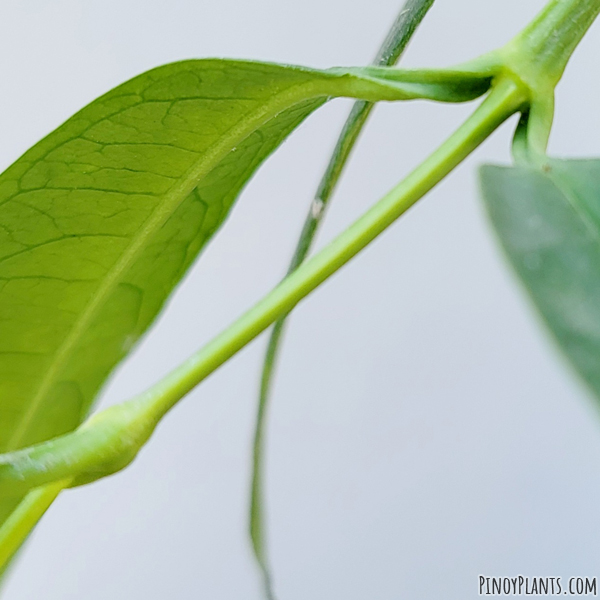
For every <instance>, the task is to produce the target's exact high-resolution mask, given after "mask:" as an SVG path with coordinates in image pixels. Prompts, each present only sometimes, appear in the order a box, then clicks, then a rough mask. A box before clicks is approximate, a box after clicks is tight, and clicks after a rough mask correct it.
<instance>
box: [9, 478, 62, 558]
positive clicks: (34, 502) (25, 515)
mask: <svg viewBox="0 0 600 600" xmlns="http://www.w3.org/2000/svg"><path fill="white" fill-rule="evenodd" d="M70 483H71V480H70V479H66V480H60V481H53V482H52V483H49V484H46V485H44V486H42V487H39V488H37V489H34V490H31V491H30V492H29V493H28V494H27V495H26V496H25V498H24V499H23V500H22V501H21V502H20V503H19V505H18V506H17V508H16V509H15V510H14V511H13V512H12V513H11V514H10V516H9V517H8V519H6V521H4V523H2V527H1V528H0V569H2V568H4V567H5V566H6V565H8V563H9V561H10V560H11V559H12V558H13V556H14V555H15V554H16V552H17V551H18V550H19V548H20V547H21V546H22V545H23V543H24V542H25V540H26V539H27V537H28V536H29V534H30V533H31V530H32V529H33V528H34V527H35V525H37V523H38V521H39V520H40V519H41V518H42V517H43V516H44V513H45V512H46V511H47V510H48V508H50V505H51V504H52V503H53V502H54V500H56V498H57V497H58V495H59V494H60V493H61V492H62V491H63V490H64V489H65V488H67V487H69V484H70Z"/></svg>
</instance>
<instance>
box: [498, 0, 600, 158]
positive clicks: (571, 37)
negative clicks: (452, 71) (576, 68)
mask: <svg viewBox="0 0 600 600" xmlns="http://www.w3.org/2000/svg"><path fill="white" fill-rule="evenodd" d="M598 14H600V0H551V1H550V2H549V3H548V4H547V5H546V7H545V8H544V9H543V10H542V12H541V13H540V14H539V15H538V16H537V17H536V18H535V19H534V20H533V21H532V22H531V23H530V24H529V25H528V26H527V27H526V28H525V29H523V31H521V33H519V34H518V35H517V36H516V37H515V38H513V39H512V40H511V41H510V42H509V43H508V44H507V45H506V46H505V47H504V48H502V49H501V50H500V52H499V53H498V56H499V59H500V63H501V64H502V65H503V67H504V69H505V70H506V71H508V72H511V74H512V75H513V76H514V77H517V78H519V79H520V80H521V81H522V82H523V83H524V84H525V85H526V86H527V87H528V88H529V89H530V93H531V99H530V106H529V110H528V114H526V115H525V116H524V119H523V121H522V123H521V127H519V131H518V135H517V138H516V140H515V142H516V143H515V146H514V151H515V157H516V158H517V159H518V160H527V161H531V162H539V161H540V160H542V161H543V159H544V156H545V154H546V148H547V146H548V139H549V137H550V130H551V128H552V121H553V118H554V88H555V87H556V85H557V84H558V82H559V81H560V78H561V77H562V74H563V73H564V70H565V68H566V66H567V63H568V62H569V59H570V58H571V55H572V54H573V51H574V50H575V48H576V47H577V45H578V44H579V42H580V41H581V39H582V38H583V36H584V35H585V33H586V32H587V30H588V29H589V28H590V26H591V25H592V23H593V22H594V20H595V19H596V17H597V16H598Z"/></svg>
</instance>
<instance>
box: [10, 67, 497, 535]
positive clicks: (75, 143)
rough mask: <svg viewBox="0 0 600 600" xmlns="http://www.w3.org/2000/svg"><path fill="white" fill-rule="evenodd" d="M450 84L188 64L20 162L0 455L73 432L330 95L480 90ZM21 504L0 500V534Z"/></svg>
mask: <svg viewBox="0 0 600 600" xmlns="http://www.w3.org/2000/svg"><path fill="white" fill-rule="evenodd" d="M445 77H446V76H442V77H441V79H440V80H439V81H438V82H437V83H436V82H434V83H433V84H432V85H431V86H429V84H428V83H427V81H425V83H423V78H422V77H421V75H420V74H419V72H415V73H413V74H411V75H410V78H411V80H410V81H409V82H408V83H406V82H402V81H399V78H400V79H401V78H402V75H401V74H399V72H394V73H390V72H386V71H383V70H380V71H377V72H376V71H373V70H371V71H367V70H365V71H364V72H362V71H361V70H360V69H348V70H344V69H332V70H329V71H316V70H311V69H304V68H299V67H286V66H280V65H274V64H268V63H253V62H247V61H227V60H217V59H215V60H192V61H184V62H180V63H174V64H170V65H166V66H163V67H159V68H157V69H154V70H152V71H149V72H147V73H144V74H142V75H140V76H138V77H135V78H134V79H132V80H130V81H128V82H126V83H124V84H123V85H121V86H119V87H117V88H115V89H114V90H112V91H110V92H109V93H107V94H106V95H104V96H102V97H101V98H99V99H98V100H96V101H94V102H93V103H91V104H90V105H88V106H87V107H86V108H84V109H83V110H82V111H80V112H79V113H77V114H76V115H75V116H73V117H72V118H71V119H69V120H68V121H67V122H66V123H65V124H64V125H62V126H61V127H59V128H58V129H57V130H55V131H54V132H53V133H51V134H50V135H49V136H48V137H46V138H45V139H44V140H42V141H41V142H40V143H38V144H37V145H36V146H34V147H33V148H32V149H31V150H29V151H28V152H27V153H25V154H24V155H23V156H22V157H21V158H20V159H19V160H17V161H16V162H15V163H14V164H13V165H12V166H11V167H9V168H8V169H7V170H6V171H5V172H4V173H3V174H2V175H0V452H6V451H10V450H15V449H18V448H20V447H24V446H28V445H32V444H35V443H38V442H41V441H44V440H47V439H51V438H53V437H56V436H57V435H61V434H63V433H66V432H68V431H71V430H73V429H74V428H75V427H76V426H77V425H78V424H79V423H81V421H82V420H83V419H84V418H85V416H86V415H87V414H88V412H89V410H90V407H91V405H92V402H93V400H94V398H95V397H96V395H97V393H98V390H99V389H100V387H101V386H102V384H103V383H104V382H105V381H106V379H107V377H108V376H109V374H110V372H111V371H112V370H113V369H114V367H115V366H116V365H117V364H118V363H119V362H120V361H121V360H122V359H123V358H124V357H125V356H126V355H127V354H128V353H129V351H130V350H131V348H132V346H133V345H134V344H135V343H136V341H137V340H138V339H139V338H140V336H141V335H142V334H143V333H144V332H145V331H146V330H147V328H148V327H149V326H150V324H151V323H152V321H153V320H154V319H155V317H156V315H157V314H158V312H159V311H160V309H161V307H162V306H163V305H164V303H165V301H166V300H167V298H168V296H169V295H170V293H171V292H172V290H173V289H174V287H175V286H176V285H177V283H178V282H179V281H180V280H181V278H182V276H183V275H184V273H185V272H186V270H187V268H188V267H189V266H190V264H191V263H192V262H193V261H194V259H195V258H196V257H197V255H198V253H199V252H200V251H201V250H202V248H203V247H204V245H205V244H206V243H207V242H208V241H209V240H210V238H211V237H212V235H213V234H214V233H215V231H216V230H217V229H218V228H219V226H220V225H221V224H222V223H223V221H224V219H225V217H226V216H227V214H228V212H229V210H230V208H231V206H232V205H233V203H234V201H235V199H236V198H237V196H238V195H239V193H240V191H241V189H242V188H243V186H244V185H245V183H246V182H247V181H248V180H249V178H250V177H251V176H252V174H253V173H254V172H255V170H256V169H257V168H258V166H259V165H260V164H261V163H262V162H263V161H264V160H265V159H266V157H267V156H268V155H269V154H270V153H271V152H272V151H273V150H275V148H276V147H277V146H278V145H279V144H280V143H281V142H282V141H283V140H284V139H285V138H286V137H287V135H289V133H290V132H291V131H292V130H293V129H294V128H295V127H297V126H298V125H299V124H300V123H301V122H302V120H303V119H304V118H306V117H307V116H308V115H309V114H310V113H311V112H312V111H314V110H315V109H316V108H317V107H319V106H320V105H321V104H323V103H324V102H325V101H326V100H327V99H328V98H329V97H334V96H349V97H357V98H363V99H366V100H373V101H376V100H394V99H410V98H414V97H417V96H420V95H423V94H424V95H425V96H427V94H428V93H431V95H432V96H433V97H436V98H437V97H441V98H446V99H448V100H449V101H461V100H468V99H471V98H474V97H476V96H478V95H480V94H481V93H483V92H484V91H485V90H486V89H487V87H488V86H489V81H488V80H487V79H486V78H485V77H478V76H476V75H467V76H466V78H465V81H464V83H463V84H461V85H459V86H458V87H455V86H454V87H453V85H448V84H447V81H446V79H445ZM425 79H427V77H426V78H425ZM428 86H429V87H428ZM428 90H430V92H429V91H428ZM444 94H445V95H446V96H444ZM18 501H19V498H18V497H13V498H2V499H0V523H2V522H3V521H4V520H5V519H6V517H7V515H8V514H9V513H10V511H11V510H12V509H13V508H14V506H15V505H16V503H17V502H18Z"/></svg>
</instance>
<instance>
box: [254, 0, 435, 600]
mask: <svg viewBox="0 0 600 600" xmlns="http://www.w3.org/2000/svg"><path fill="white" fill-rule="evenodd" d="M433 3H434V0H408V1H407V2H406V4H405V5H404V6H403V8H402V10H401V11H400V14H399V15H398V17H397V18H396V20H395V21H394V23H393V25H392V27H391V29H390V31H389V33H388V35H387V37H386V39H385V41H384V42H383V44H382V46H381V48H380V50H379V52H378V53H377V57H376V58H375V60H374V63H373V64H375V65H379V66H391V65H394V64H396V62H397V61H398V60H399V58H400V56H401V55H402V53H403V52H404V50H405V49H406V46H407V45H408V42H409V41H410V39H411V37H412V36H413V34H414V33H415V31H416V29H417V27H418V26H419V24H420V23H421V21H422V20H423V18H424V17H425V15H426V14H427V12H428V11H429V9H430V8H431V6H432V5H433ZM372 109H373V104H372V103H371V102H365V101H362V100H360V101H357V102H355V103H354V106H353V107H352V110H351V111H350V115H349V116H348V119H347V120H346V123H345V125H344V127H343V129H342V131H341V133H340V136H339V138H338V141H337V143H336V146H335V149H334V151H333V154H332V156H331V159H330V161H329V164H328V165H327V169H326V170H325V173H324V174H323V177H322V179H321V182H320V184H319V188H318V190H317V193H316V195H315V198H314V200H313V202H312V203H311V206H310V210H309V212H308V216H307V217H306V220H305V222H304V226H303V228H302V233H301V234H300V239H299V240H298V245H297V246H296V250H295V252H294V255H293V257H292V260H291V262H290V265H289V267H288V271H287V273H288V274H290V273H292V272H293V271H295V270H296V269H297V268H298V266H299V265H300V264H301V263H302V262H303V261H304V259H305V258H306V256H307V255H308V253H309V251H310V249H311V247H312V245H313V241H314V239H315V236H316V234H317V232H318V230H319V226H320V224H321V222H322V219H323V215H324V211H325V208H326V207H327V205H328V204H329V201H330V199H331V197H332V195H333V192H334V191H335V188H336V186H337V183H338V181H339V179H340V176H341V175H342V172H343V170H344V167H345V166H346V163H347V161H348V158H349V156H350V154H351V152H352V149H353V148H354V145H355V144H356V141H357V140H358V137H359V135H360V133H361V131H362V129H363V127H364V125H365V123H366V121H367V119H368V117H369V115H370V113H371V110H372ZM286 318H287V315H286V316H285V317H283V318H282V319H279V320H278V321H277V322H276V323H275V325H274V326H273V329H272V330H271V335H270V337H269V342H268V345H267V351H266V354H265V359H264V366H263V371H262V377H261V383H260V394H259V402H258V413H257V419H256V429H255V435H254V447H253V473H252V487H251V497H250V537H251V540H252V547H253V550H254V555H255V557H256V560H257V562H258V564H259V567H260V569H261V571H262V575H263V579H264V587H265V595H266V597H267V598H268V599H269V600H272V599H273V598H274V594H273V590H272V586H271V576H270V570H269V564H268V558H267V552H266V544H265V522H264V503H263V479H264V446H265V438H264V435H265V422H266V415H267V410H268V405H269V398H270V396H271V385H272V381H273V375H274V372H275V364H276V361H277V356H278V353H279V350H280V347H281V341H282V336H283V332H284V327H285V323H286Z"/></svg>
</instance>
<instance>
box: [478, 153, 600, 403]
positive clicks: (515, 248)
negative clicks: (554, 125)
mask: <svg viewBox="0 0 600 600" xmlns="http://www.w3.org/2000/svg"><path fill="white" fill-rule="evenodd" d="M481 179H482V185H483V193H484V198H485V203H486V207H487V210H488V212H489V215H490V217H491V220H492V223H493V225H494V227H495V229H496V231H497V233H498V235H499V237H500V241H501V243H502V246H503V247H504V249H505V251H506V254H507V256H508V258H509V260H510V262H511V263H512V265H513V267H514V268H515V270H516V271H517V273H518V274H519V277H520V278H521V280H522V281H523V283H524V285H525V287H526V289H527V291H528V292H529V294H530V296H531V298H532V299H533V302H534V303H535V305H536V307H537V309H538V310H539V312H540V313H541V315H542V317H543V319H544V321H545V322H546V324H547V325H548V327H549V329H550V331H551V332H552V334H553V336H554V337H555V339H556V340H557V342H558V344H559V346H560V348H561V349H562V351H563V352H564V354H565V355H566V357H567V358H568V360H569V361H570V362H571V363H572V365H573V366H574V367H575V369H576V370H577V372H578V373H579V374H580V375H581V376H582V377H583V379H584V380H585V381H586V382H587V383H588V385H589V387H590V388H591V389H592V390H593V392H594V393H595V395H596V396H598V397H600V160H568V161H561V160H549V161H548V163H547V164H546V165H545V166H544V168H540V169H536V168H529V167H514V168H503V167H493V166H486V167H483V168H482V171H481Z"/></svg>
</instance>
